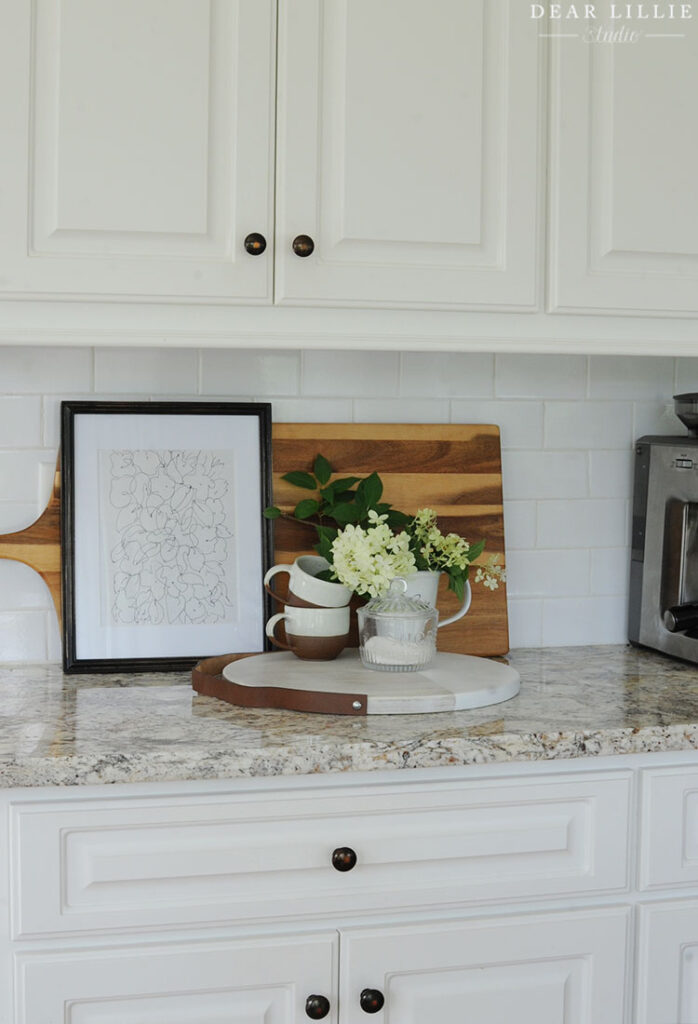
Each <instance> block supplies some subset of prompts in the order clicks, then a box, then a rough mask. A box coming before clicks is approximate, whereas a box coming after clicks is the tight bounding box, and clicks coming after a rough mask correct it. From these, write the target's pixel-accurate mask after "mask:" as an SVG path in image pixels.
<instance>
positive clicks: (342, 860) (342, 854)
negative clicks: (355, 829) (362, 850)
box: [332, 846, 357, 871]
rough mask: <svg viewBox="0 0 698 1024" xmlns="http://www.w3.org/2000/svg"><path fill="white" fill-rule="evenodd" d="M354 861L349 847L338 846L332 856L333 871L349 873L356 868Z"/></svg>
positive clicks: (354, 855)
mask: <svg viewBox="0 0 698 1024" xmlns="http://www.w3.org/2000/svg"><path fill="white" fill-rule="evenodd" d="M356 859H357V858H356V854H355V853H354V851H353V850H352V848H351V847H350V846H340V847H339V848H338V849H336V850H335V851H334V852H333V854H332V867H333V868H334V869H335V871H351V869H352V868H353V867H355V866H356Z"/></svg>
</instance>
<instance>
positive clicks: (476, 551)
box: [468, 540, 485, 562]
mask: <svg viewBox="0 0 698 1024" xmlns="http://www.w3.org/2000/svg"><path fill="white" fill-rule="evenodd" d="M484 550H485V542H484V540H479V541H478V542H477V544H471V545H470V550H469V551H468V561H469V562H474V561H475V559H476V558H479V557H480V555H481V554H482V552H483V551H484Z"/></svg>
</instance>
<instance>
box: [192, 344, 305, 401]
mask: <svg viewBox="0 0 698 1024" xmlns="http://www.w3.org/2000/svg"><path fill="white" fill-rule="evenodd" d="M300 371H301V355H300V353H299V352H293V351H291V350H286V349H283V350H279V351H276V350H274V349H269V350H265V349H260V350H259V351H255V352H247V351H244V350H241V349H238V350H232V351H229V350H226V349H207V350H205V351H203V352H202V353H201V393H202V394H204V395H226V394H229V395H249V396H251V395H265V396H266V398H269V397H270V396H274V395H297V394H298V391H299V384H300Z"/></svg>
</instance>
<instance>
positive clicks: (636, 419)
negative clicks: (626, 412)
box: [633, 401, 686, 441]
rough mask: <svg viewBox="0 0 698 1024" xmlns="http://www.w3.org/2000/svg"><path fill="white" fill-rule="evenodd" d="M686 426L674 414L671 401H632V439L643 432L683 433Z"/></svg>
mask: <svg viewBox="0 0 698 1024" xmlns="http://www.w3.org/2000/svg"><path fill="white" fill-rule="evenodd" d="M685 433H686V428H685V427H684V425H683V423H682V422H681V421H680V420H679V419H678V418H677V417H676V416H675V415H674V403H673V402H670V401H669V402H634V403H633V441H637V440H638V439H639V438H641V437H643V436H644V435H645V434H685Z"/></svg>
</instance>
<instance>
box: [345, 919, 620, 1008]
mask: <svg viewBox="0 0 698 1024" xmlns="http://www.w3.org/2000/svg"><path fill="white" fill-rule="evenodd" d="M628 919H629V910H628V909H626V908H611V909H605V910H601V911H594V912H585V911H580V912H578V913H568V914H547V915H543V914H541V915H522V916H521V917H509V918H506V917H505V918H500V919H488V920H474V921H456V922H447V923H446V922H441V923H438V924H428V925H418V926H403V927H393V928H381V929H357V930H355V931H349V932H348V933H346V934H342V936H341V947H342V952H341V961H340V963H341V967H340V976H341V982H340V1006H341V1015H340V1017H341V1022H342V1024H364V1022H365V1021H366V1012H367V1009H368V1010H369V1012H370V1009H369V1008H371V1007H373V1006H382V1007H383V1011H382V1012H383V1013H384V1016H383V1018H382V1019H383V1020H386V1021H390V1024H431V1022H432V1021H433V1022H437V1021H438V1022H439V1024H461V1022H465V1021H469V1022H470V1021H472V1022H473V1024H475V1022H484V1024H509V1022H511V1021H516V1024H621V1022H622V1021H623V1020H624V1019H625V1018H624V1013H625V1010H624V987H625V985H624V981H625V970H626V946H627V928H628ZM362 1004H364V1005H362ZM377 1019H381V1018H377Z"/></svg>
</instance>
